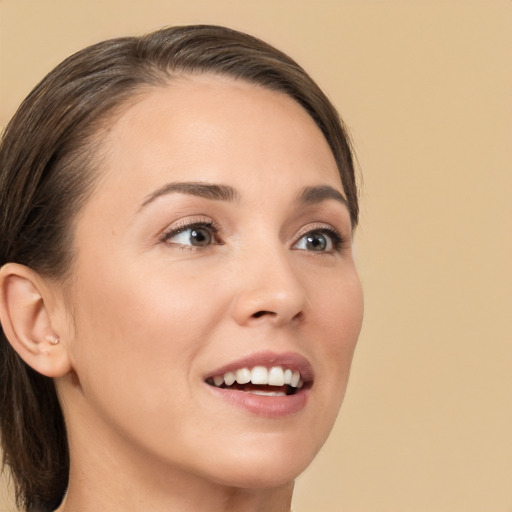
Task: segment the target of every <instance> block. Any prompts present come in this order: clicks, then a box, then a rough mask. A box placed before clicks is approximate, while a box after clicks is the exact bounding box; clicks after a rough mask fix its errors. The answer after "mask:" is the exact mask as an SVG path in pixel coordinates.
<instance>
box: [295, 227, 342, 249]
mask: <svg viewBox="0 0 512 512" xmlns="http://www.w3.org/2000/svg"><path fill="white" fill-rule="evenodd" d="M342 243H343V238H342V237H341V235H340V234H338V233H337V232H336V231H335V230H334V229H327V228H322V229H315V230H312V231H308V232H307V233H305V234H304V235H302V236H301V237H300V238H299V240H298V242H297V243H296V244H295V245H294V246H293V248H294V249H299V250H301V251H311V252H333V251H337V250H339V248H340V247H341V245H342Z"/></svg>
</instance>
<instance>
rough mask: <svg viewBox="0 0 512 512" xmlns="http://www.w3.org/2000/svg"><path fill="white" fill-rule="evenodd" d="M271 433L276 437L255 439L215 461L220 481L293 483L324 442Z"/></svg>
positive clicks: (253, 485)
mask: <svg viewBox="0 0 512 512" xmlns="http://www.w3.org/2000/svg"><path fill="white" fill-rule="evenodd" d="M271 437H274V439H267V440H253V441H252V442H250V443H247V444H246V445H245V446H243V447H240V445H237V446H233V447H232V449H231V450H228V451H226V452H225V453H224V456H223V457H222V462H221V461H219V460H217V461H216V463H215V464H216V467H215V472H216V474H217V478H216V480H217V483H220V484H223V485H228V486H233V487H238V488H244V489H264V488H275V487H281V486H283V485H287V484H290V483H291V482H293V481H294V480H295V479H296V478H297V477H298V476H299V475H300V474H301V473H302V472H303V471H304V470H305V469H306V468H307V467H308V466H309V464H310V463H311V462H312V460H313V458H314V457H315V455H316V454H317V452H318V450H319V449H320V446H321V445H320V446H313V445H312V443H311V441H309V442H304V440H302V442H299V441H293V439H286V440H284V441H283V440H282V439H281V440H278V439H276V437H277V436H271ZM301 437H302V436H301ZM322 444H323V443H322Z"/></svg>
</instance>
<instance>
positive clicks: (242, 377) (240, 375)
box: [236, 368, 251, 384]
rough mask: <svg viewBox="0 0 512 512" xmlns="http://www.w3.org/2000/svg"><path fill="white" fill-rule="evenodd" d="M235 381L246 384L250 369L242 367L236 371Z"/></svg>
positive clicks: (249, 377)
mask: <svg viewBox="0 0 512 512" xmlns="http://www.w3.org/2000/svg"><path fill="white" fill-rule="evenodd" d="M236 381H237V382H238V384H247V383H248V382H251V371H250V370H249V368H242V369H240V370H237V371H236Z"/></svg>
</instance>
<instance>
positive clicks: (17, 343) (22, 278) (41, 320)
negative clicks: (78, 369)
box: [0, 263, 71, 377]
mask: <svg viewBox="0 0 512 512" xmlns="http://www.w3.org/2000/svg"><path fill="white" fill-rule="evenodd" d="M48 300H50V297H49V293H47V290H46V289H45V285H44V281H43V279H42V278H41V277H40V276H39V275H38V274H37V273H36V272H34V271H33V270H31V269H30V268H28V267H26V266H24V265H19V264H17V263H7V264H6V265H4V266H3V267H2V268H1V269H0V322H1V324H2V328H3V331H4V333H5V336H6V337H7V339H8V341H9V343H10V344H11V345H12V347H13V348H14V350H15V351H16V352H17V353H18V354H19V356H20V357H21V358H22V359H23V360H24V361H25V363H27V364H28V365H29V366H30V367H32V368H33V369H34V370H36V371H37V372H39V373H41V374H43V375H46V376H47V377H62V376H63V375H66V374H67V373H68V372H69V371H70V369H71V368H70V364H69V356H68V353H67V350H66V347H65V344H64V343H60V341H61V340H60V337H59V334H58V333H57V332H56V331H55V329H54V327H53V325H52V318H51V315H50V310H49V308H48V303H47V302H48Z"/></svg>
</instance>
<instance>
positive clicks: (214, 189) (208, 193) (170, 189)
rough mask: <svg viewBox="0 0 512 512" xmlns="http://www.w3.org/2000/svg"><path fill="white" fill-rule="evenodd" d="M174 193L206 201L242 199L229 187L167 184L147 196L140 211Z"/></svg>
mask: <svg viewBox="0 0 512 512" xmlns="http://www.w3.org/2000/svg"><path fill="white" fill-rule="evenodd" d="M173 193H179V194H189V195H192V196H197V197H204V198H206V199H213V200H215V201H229V202H235V201H238V200H239V199H240V194H239V193H238V191H237V190H236V189H235V188H233V187H230V186H229V185H221V184H215V183H206V182H202V181H177V182H172V183H167V184H165V185H164V186H163V187H160V188H159V189H157V190H155V191H154V192H152V193H151V194H149V195H148V196H146V198H145V199H144V201H143V202H142V204H141V205H140V208H139V210H140V209H142V208H144V207H145V206H147V205H148V204H150V203H151V202H153V201H154V200H155V199H157V198H159V197H162V196H165V195H167V194H173Z"/></svg>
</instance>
